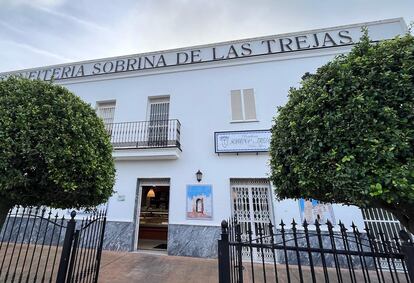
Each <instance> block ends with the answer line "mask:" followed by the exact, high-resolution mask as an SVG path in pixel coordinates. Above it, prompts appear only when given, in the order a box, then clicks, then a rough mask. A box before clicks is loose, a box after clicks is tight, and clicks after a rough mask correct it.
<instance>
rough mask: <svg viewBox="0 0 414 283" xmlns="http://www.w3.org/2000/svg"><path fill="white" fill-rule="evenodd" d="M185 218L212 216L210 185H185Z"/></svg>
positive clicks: (209, 218) (208, 218)
mask: <svg viewBox="0 0 414 283" xmlns="http://www.w3.org/2000/svg"><path fill="white" fill-rule="evenodd" d="M187 218H188V219H206V220H211V219H212V218H213V197H212V187H211V185H187Z"/></svg>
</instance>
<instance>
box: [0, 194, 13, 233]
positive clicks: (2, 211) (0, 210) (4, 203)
mask: <svg viewBox="0 0 414 283" xmlns="http://www.w3.org/2000/svg"><path fill="white" fill-rule="evenodd" d="M12 207H13V205H12V203H11V202H10V201H8V200H6V199H4V198H3V199H0V231H1V229H2V228H3V224H4V222H5V221H6V218H7V215H8V213H9V211H10V209H11V208H12Z"/></svg>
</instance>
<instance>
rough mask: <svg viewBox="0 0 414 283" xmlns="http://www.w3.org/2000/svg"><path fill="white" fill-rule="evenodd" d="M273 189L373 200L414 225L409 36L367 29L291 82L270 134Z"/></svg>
mask: <svg viewBox="0 0 414 283" xmlns="http://www.w3.org/2000/svg"><path fill="white" fill-rule="evenodd" d="M270 153H271V162H270V165H271V180H272V182H273V183H274V185H275V187H276V193H277V196H278V197H279V198H280V199H284V198H314V199H317V200H320V201H322V202H334V203H343V204H349V205H357V206H359V207H377V208H383V209H386V210H388V211H390V212H392V213H393V214H394V215H395V216H396V217H397V218H398V219H399V220H400V221H401V223H402V224H403V225H404V226H406V227H407V228H408V229H409V230H410V231H411V232H414V209H413V207H414V37H413V36H412V35H410V34H407V35H404V36H400V37H396V38H394V39H391V40H386V41H381V42H377V43H372V42H370V39H369V37H368V35H367V34H366V33H365V35H364V36H363V37H362V38H361V40H360V42H359V43H357V44H356V45H355V46H354V47H353V48H352V50H351V51H350V53H348V54H345V55H341V56H338V57H336V58H335V59H334V60H332V61H331V62H329V63H327V64H326V65H324V66H322V67H320V68H319V69H318V70H317V71H316V73H315V74H312V75H307V76H304V78H303V80H302V82H301V85H300V87H298V88H291V89H290V91H289V99H288V102H287V104H286V105H285V106H282V107H279V108H278V114H277V116H276V117H275V119H274V126H273V127H272V141H271V150H270Z"/></svg>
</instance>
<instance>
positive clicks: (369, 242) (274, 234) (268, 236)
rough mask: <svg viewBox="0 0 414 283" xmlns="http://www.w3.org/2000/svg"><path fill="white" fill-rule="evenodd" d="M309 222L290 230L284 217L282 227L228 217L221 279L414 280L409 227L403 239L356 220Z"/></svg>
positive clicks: (413, 249) (220, 255)
mask: <svg viewBox="0 0 414 283" xmlns="http://www.w3.org/2000/svg"><path fill="white" fill-rule="evenodd" d="M313 225H314V226H313ZM310 226H311V225H310V224H308V223H306V221H305V222H304V223H303V224H302V225H298V224H297V223H295V221H293V222H292V223H291V225H290V227H289V229H287V225H286V224H285V223H283V221H282V222H281V223H280V225H279V227H278V229H277V227H275V226H274V225H272V223H270V222H269V223H266V224H259V225H256V226H255V227H253V226H251V225H248V227H247V229H245V227H243V226H242V225H240V223H238V222H237V221H236V220H230V221H229V223H228V222H227V221H225V220H224V221H223V222H222V234H221V240H219V241H218V265H219V282H220V283H230V282H232V283H233V282H235V283H242V282H253V283H254V282H265V283H266V282H314V283H315V282H355V283H356V282H370V283H371V282H393V283H394V282H398V283H403V282H414V244H413V242H412V239H411V238H410V236H409V234H408V233H407V232H405V231H402V232H401V234H400V237H401V239H402V240H400V238H399V237H398V236H397V235H394V237H393V238H388V237H386V234H384V233H382V232H381V231H379V232H378V233H377V234H376V235H378V237H375V236H374V234H373V233H372V232H371V231H370V230H369V228H365V229H364V230H365V231H362V232H360V231H359V230H358V228H357V227H356V226H355V225H354V224H353V225H352V226H351V227H350V229H347V228H346V227H345V225H344V224H343V223H339V225H337V226H336V227H334V225H332V224H331V223H330V222H327V223H326V224H323V225H322V224H320V223H319V222H318V221H316V222H315V223H314V224H312V226H313V227H312V229H310ZM253 229H254V230H255V231H253ZM243 234H246V235H247V237H246V235H244V236H243ZM252 235H256V237H255V238H253V237H252ZM269 254H270V255H271V257H268V256H267V255H269ZM255 255H259V258H257V257H255ZM384 262H385V263H386V264H385V265H384Z"/></svg>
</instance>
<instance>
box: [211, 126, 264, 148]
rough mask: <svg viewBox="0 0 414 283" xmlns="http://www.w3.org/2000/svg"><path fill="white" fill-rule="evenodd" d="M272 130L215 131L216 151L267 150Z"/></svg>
mask: <svg viewBox="0 0 414 283" xmlns="http://www.w3.org/2000/svg"><path fill="white" fill-rule="evenodd" d="M270 137H271V133H270V130H252V131H231V132H215V133H214V143H215V151H216V153H226V152H227V153H228V152H234V153H239V152H267V151H269V147H270Z"/></svg>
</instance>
